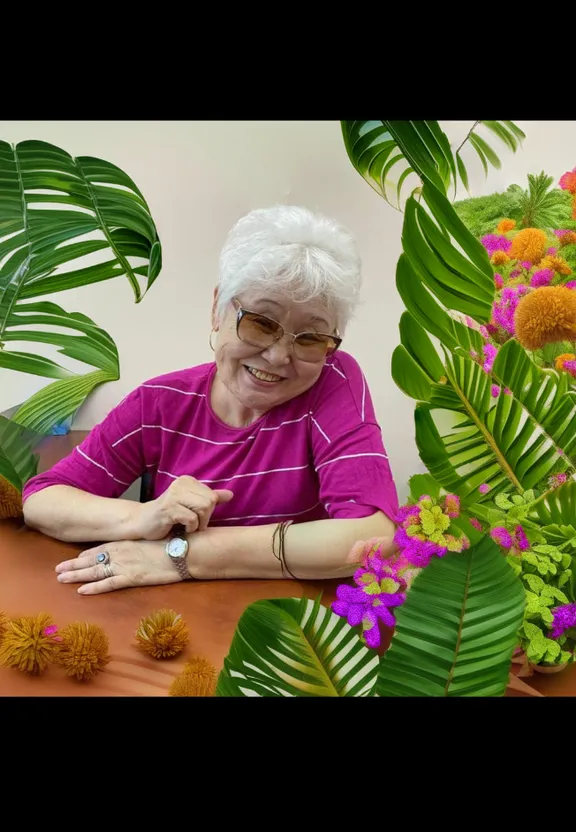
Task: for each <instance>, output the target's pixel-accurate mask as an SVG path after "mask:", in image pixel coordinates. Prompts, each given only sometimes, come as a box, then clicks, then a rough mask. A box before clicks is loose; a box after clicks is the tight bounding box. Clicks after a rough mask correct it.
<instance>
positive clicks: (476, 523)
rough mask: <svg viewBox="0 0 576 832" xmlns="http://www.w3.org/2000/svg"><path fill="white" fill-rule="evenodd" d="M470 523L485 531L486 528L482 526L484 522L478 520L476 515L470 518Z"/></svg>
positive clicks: (480, 530) (478, 529)
mask: <svg viewBox="0 0 576 832" xmlns="http://www.w3.org/2000/svg"><path fill="white" fill-rule="evenodd" d="M470 525H471V526H474V528H475V529H476V530H477V531H479V532H482V531H484V529H483V527H482V523H481V522H480V520H476V518H475V517H471V518H470Z"/></svg>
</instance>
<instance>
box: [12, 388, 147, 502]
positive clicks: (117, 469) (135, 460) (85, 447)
mask: <svg viewBox="0 0 576 832" xmlns="http://www.w3.org/2000/svg"><path fill="white" fill-rule="evenodd" d="M144 470H145V459H144V451H143V443H142V407H141V391H140V388H138V389H137V390H134V391H133V392H132V393H130V394H129V395H128V396H126V398H125V399H123V401H121V402H120V404H119V405H117V406H116V407H115V408H114V409H113V410H111V411H110V413H109V414H108V416H106V418H105V419H104V420H103V421H102V422H100V424H98V425H96V427H94V428H93V429H92V430H91V431H90V433H89V435H88V436H87V437H86V439H85V440H84V441H83V442H82V443H81V444H80V445H78V447H76V448H74V450H73V451H72V452H71V453H70V454H69V455H68V456H67V457H65V458H64V459H62V460H60V462H58V463H56V465H54V466H53V468H51V469H50V470H49V471H46V472H44V473H43V474H38V475H37V476H35V477H32V479H30V480H29V481H28V482H27V483H26V485H25V487H24V490H23V493H22V499H23V501H26V499H27V498H28V497H30V496H31V495H32V494H34V493H36V492H37V491H41V490H42V489H44V488H48V487H49V486H52V485H70V486H72V487H73V488H78V489H80V490H81V491H87V492H88V493H89V494H96V495H98V496H99V497H119V496H120V495H121V494H123V493H124V492H125V491H126V489H127V488H128V487H129V486H130V485H132V483H133V482H135V481H136V480H137V479H138V478H139V477H140V476H141V475H142V473H143V472H144Z"/></svg>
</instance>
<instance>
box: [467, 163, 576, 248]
mask: <svg viewBox="0 0 576 832" xmlns="http://www.w3.org/2000/svg"><path fill="white" fill-rule="evenodd" d="M552 185H553V178H552V177H551V176H547V175H546V174H545V173H544V171H542V172H541V173H540V174H538V175H537V176H535V175H534V174H528V188H526V189H524V188H521V187H520V185H510V186H509V187H508V189H507V190H506V191H504V192H503V193H495V194H490V195H489V196H479V197H471V198H469V199H462V200H459V201H458V202H455V203H454V208H455V210H456V213H457V214H458V216H459V217H460V219H461V220H462V222H464V224H465V225H466V227H467V228H468V229H469V230H470V231H471V232H472V234H473V235H474V236H475V237H483V236H484V235H485V234H492V233H494V231H495V229H496V226H497V225H498V223H499V222H500V220H503V219H511V220H515V221H516V223H517V224H518V228H519V229H520V228H542V229H545V230H551V229H554V228H566V229H573V228H576V222H574V220H573V219H572V199H571V196H570V194H569V193H567V192H566V191H563V190H561V189H560V188H552ZM551 188H552V190H550V189H551Z"/></svg>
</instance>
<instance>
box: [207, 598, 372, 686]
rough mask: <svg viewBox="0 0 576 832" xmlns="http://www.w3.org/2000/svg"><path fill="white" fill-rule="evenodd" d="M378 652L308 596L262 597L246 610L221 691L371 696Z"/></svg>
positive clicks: (225, 671)
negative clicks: (262, 599)
mask: <svg viewBox="0 0 576 832" xmlns="http://www.w3.org/2000/svg"><path fill="white" fill-rule="evenodd" d="M377 671H378V656H377V654H376V653H374V651H371V650H368V649H367V648H366V647H365V646H364V645H363V644H362V643H361V642H360V639H359V638H358V634H357V633H356V632H355V631H354V630H353V629H352V628H351V627H350V626H349V625H348V624H347V623H346V621H345V620H344V619H343V618H340V617H339V616H337V615H336V614H335V613H333V612H332V611H331V610H329V609H327V608H326V607H324V606H322V605H321V604H320V600H319V599H317V600H316V601H315V602H313V601H310V600H309V599H307V598H301V599H300V598H281V599H275V600H271V601H257V602H256V603H255V604H251V605H250V606H249V607H248V608H247V609H246V610H245V611H244V613H243V615H242V617H241V618H240V621H239V622H238V627H237V629H236V633H235V635H234V639H233V641H232V645H231V647H230V652H229V653H228V656H227V657H226V659H225V660H224V668H223V670H222V672H221V673H220V676H219V679H218V688H217V691H216V695H217V696H370V695H371V694H372V692H373V687H374V684H375V681H376V674H377Z"/></svg>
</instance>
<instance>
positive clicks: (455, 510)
mask: <svg viewBox="0 0 576 832" xmlns="http://www.w3.org/2000/svg"><path fill="white" fill-rule="evenodd" d="M444 505H445V510H446V514H447V515H448V517H452V518H454V517H458V515H459V514H460V498H459V497H457V496H456V494H447V495H446V498H445V500H444Z"/></svg>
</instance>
